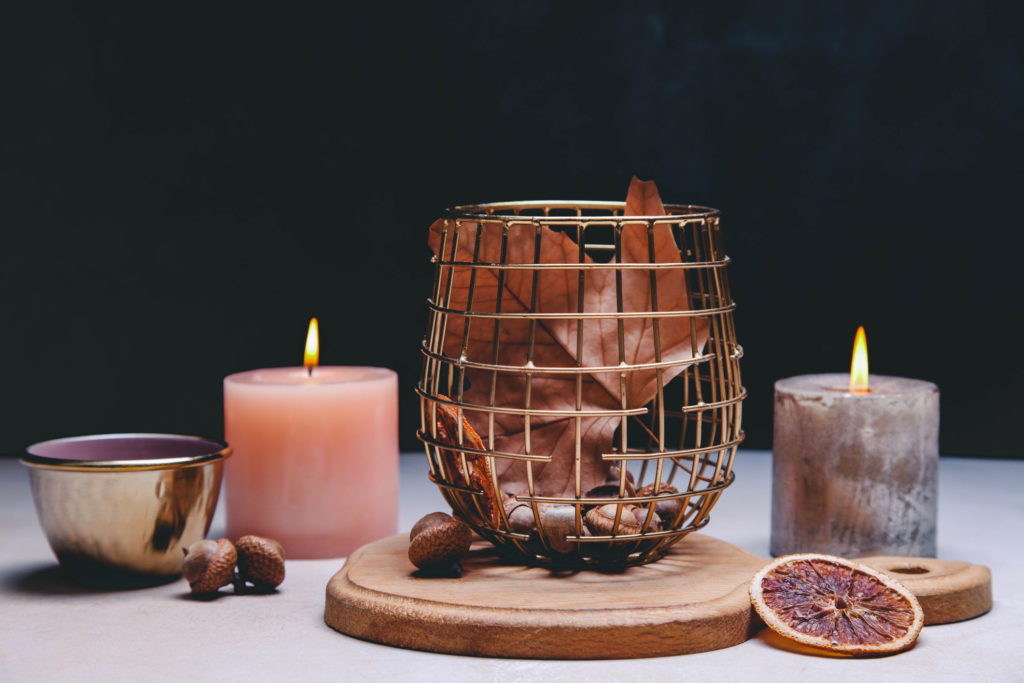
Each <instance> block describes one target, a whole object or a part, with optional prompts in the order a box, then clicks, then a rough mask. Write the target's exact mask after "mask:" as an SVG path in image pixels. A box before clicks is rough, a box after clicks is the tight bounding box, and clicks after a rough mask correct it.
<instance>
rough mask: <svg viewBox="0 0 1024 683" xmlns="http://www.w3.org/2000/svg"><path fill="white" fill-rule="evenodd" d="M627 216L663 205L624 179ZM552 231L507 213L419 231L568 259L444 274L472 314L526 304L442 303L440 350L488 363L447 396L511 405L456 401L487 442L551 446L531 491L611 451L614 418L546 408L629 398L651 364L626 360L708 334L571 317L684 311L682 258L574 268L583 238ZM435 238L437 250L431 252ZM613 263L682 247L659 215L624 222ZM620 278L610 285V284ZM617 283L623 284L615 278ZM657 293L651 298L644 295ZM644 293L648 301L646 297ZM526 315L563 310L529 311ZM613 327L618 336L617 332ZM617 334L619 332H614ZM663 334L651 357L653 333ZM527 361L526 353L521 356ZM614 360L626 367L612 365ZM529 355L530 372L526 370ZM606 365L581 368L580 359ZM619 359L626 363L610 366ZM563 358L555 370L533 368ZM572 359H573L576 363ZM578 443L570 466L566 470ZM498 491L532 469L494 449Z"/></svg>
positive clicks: (494, 258) (532, 257)
mask: <svg viewBox="0 0 1024 683" xmlns="http://www.w3.org/2000/svg"><path fill="white" fill-rule="evenodd" d="M625 214H626V215H637V216H660V215H665V209H664V207H663V205H662V202H661V199H660V197H659V196H658V190H657V187H656V186H655V184H654V183H653V182H650V181H646V182H645V181H640V180H638V179H637V178H633V181H632V182H631V183H630V187H629V194H628V196H627V199H626V209H625ZM570 231H571V232H572V234H570V233H569V232H565V231H561V230H557V229H552V228H550V227H548V226H547V225H544V224H542V223H541V222H540V221H537V222H535V219H534V218H533V217H530V216H523V217H522V219H521V220H520V219H517V220H515V221H513V222H511V223H509V224H508V232H507V236H506V235H504V234H503V223H502V222H500V221H482V222H480V223H474V222H463V223H461V226H460V228H459V229H458V230H457V229H456V225H455V222H454V221H453V220H448V221H445V220H444V219H441V220H438V221H436V222H435V223H434V224H433V225H432V226H431V228H430V236H429V242H430V246H431V248H432V249H433V250H434V253H435V254H437V255H438V257H439V258H441V259H442V260H445V261H452V260H454V261H458V262H463V263H477V264H479V263H493V264H501V263H506V264H534V263H541V264H556V263H557V264H566V265H567V267H566V268H564V269H545V270H535V269H530V268H525V269H498V268H476V269H473V268H471V267H469V266H468V265H466V266H454V267H451V268H447V267H446V268H445V270H446V271H447V274H443V276H442V282H441V287H442V292H443V291H446V290H447V288H448V287H449V286H450V288H451V294H450V297H449V298H448V308H449V309H452V310H455V311H470V312H473V313H503V314H529V315H527V316H524V317H508V318H500V319H499V318H489V317H468V316H465V315H461V314H454V313H453V314H449V315H448V316H447V327H446V332H445V337H444V342H443V351H444V354H445V355H446V356H448V357H450V358H460V357H464V359H465V360H466V361H469V362H471V363H484V364H487V365H488V366H489V367H490V366H499V369H497V370H492V369H489V368H488V369H479V368H472V367H469V368H466V370H465V379H466V381H467V384H468V387H466V388H464V390H463V392H462V394H461V395H459V393H458V389H459V387H454V388H453V390H452V391H453V396H452V397H453V398H455V399H456V400H458V401H459V402H461V403H463V404H469V405H479V406H485V407H486V406H498V407H501V408H510V409H512V410H514V411H524V412H525V411H540V412H539V413H535V414H529V415H524V414H522V413H519V412H517V413H515V414H510V413H488V412H486V411H477V410H472V409H469V408H467V409H466V410H465V416H466V418H467V419H468V420H469V422H470V423H471V424H472V425H473V426H474V428H475V429H476V431H477V432H479V433H480V435H481V436H482V437H483V439H484V442H485V444H486V446H487V448H489V449H492V450H495V451H499V452H506V453H525V454H533V455H541V456H550V458H551V461H550V462H547V463H536V462H535V463H532V464H531V465H530V466H529V467H531V468H532V472H531V473H530V474H532V480H533V484H534V488H533V491H534V492H535V493H536V494H539V495H548V496H569V497H573V496H576V495H580V494H582V493H584V492H586V491H587V490H588V489H590V488H592V487H593V486H595V485H597V484H599V483H601V482H603V481H604V479H605V477H606V476H607V473H608V470H609V468H610V466H611V465H612V464H613V462H612V461H605V460H603V459H602V457H601V455H602V453H605V454H607V453H611V452H613V451H614V450H615V444H613V436H614V434H615V430H616V428H617V427H618V426H619V425H620V424H621V422H622V419H621V418H619V417H617V416H600V417H576V416H565V415H558V414H554V415H552V414H545V411H590V410H618V409H623V408H626V409H629V408H640V407H643V406H645V405H647V404H648V403H650V402H651V400H652V399H654V398H655V397H656V395H657V391H658V373H657V371H656V370H652V369H649V370H629V369H628V367H627V366H633V365H638V364H643V363H653V362H655V361H657V360H660V361H663V362H665V361H672V362H677V361H683V360H687V359H690V358H693V357H694V355H695V354H699V353H700V352H701V351H702V350H703V348H704V345H705V344H706V343H707V339H708V328H709V323H708V320H707V318H706V317H662V318H655V317H651V316H640V317H625V318H619V319H616V318H614V317H611V318H584V319H579V320H577V319H573V318H572V317H571V316H572V315H574V314H577V313H579V312H581V311H582V312H583V313H602V312H603V313H616V312H618V311H622V312H626V313H630V312H640V313H645V312H650V311H652V310H658V311H680V310H689V309H690V300H689V293H688V290H687V286H686V278H685V276H684V271H683V270H681V269H647V268H640V269H621V270H619V271H616V270H615V269H580V268H577V267H576V266H577V265H578V264H580V263H593V262H594V261H593V260H592V259H591V258H590V256H589V255H588V254H586V253H585V250H584V249H583V248H582V247H581V245H580V235H579V234H577V233H576V231H577V228H576V227H575V226H574V227H572V228H570ZM442 244H443V245H444V253H443V254H442V253H440V250H441V248H442ZM618 254H620V257H619V258H620V259H621V260H620V262H621V263H648V262H655V263H679V262H680V252H679V247H678V245H677V244H676V241H675V238H674V237H673V234H672V229H671V227H670V226H669V225H667V224H662V225H656V226H655V227H654V228H653V230H651V231H650V232H649V231H648V224H647V223H646V222H637V223H626V224H624V225H623V227H622V232H621V241H620V244H619V249H618ZM618 278H621V287H618V286H617V282H618ZM620 289H621V296H620V294H619V290H620ZM655 292H656V297H655ZM652 304H656V307H655V306H653V305H652ZM533 313H540V314H556V315H557V314H568V316H567V317H551V318H543V317H542V318H536V317H533V318H532V319H531V316H532V314H533ZM620 326H621V335H620ZM620 336H621V340H622V341H621V344H620ZM659 337H660V358H659V355H658V347H657V344H656V338H659ZM530 364H532V365H530ZM623 364H625V365H623ZM527 367H532V368H536V369H537V370H538V371H537V372H525V371H524V370H523V369H524V368H527ZM609 367H610V368H614V369H613V370H610V371H609V370H600V369H594V370H586V368H609ZM620 367H622V368H623V369H624V370H625V372H620V371H619V368H620ZM551 368H562V369H563V371H562V372H541V371H540V370H544V369H551ZM575 368H583V370H582V371H580V372H576V371H575ZM683 369H684V367H683V366H680V365H668V366H667V367H664V368H663V369H662V370H661V375H662V377H661V379H662V382H663V383H666V384H667V383H668V382H669V381H670V380H671V379H672V378H673V377H676V376H677V375H678V374H679V373H681V372H682V371H683ZM577 443H578V444H579V456H580V478H579V481H577V478H576V474H575V467H574V465H575V459H576V453H577ZM496 466H497V468H496V469H497V474H498V478H499V482H500V484H501V490H502V491H503V492H509V493H521V492H523V491H526V490H528V488H529V485H528V481H529V479H530V478H531V477H529V476H528V473H527V468H528V466H527V464H526V463H525V462H524V461H519V460H512V459H506V458H500V457H499V458H496Z"/></svg>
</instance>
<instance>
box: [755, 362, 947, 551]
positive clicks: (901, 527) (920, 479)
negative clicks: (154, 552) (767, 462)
mask: <svg viewBox="0 0 1024 683" xmlns="http://www.w3.org/2000/svg"><path fill="white" fill-rule="evenodd" d="M849 384H850V377H849V375H841V374H828V375H802V376H800V377H790V378H788V379H782V380H779V381H778V382H776V383H775V441H774V447H773V457H772V461H773V466H772V468H773V480H772V539H771V552H772V554H773V555H787V554H790V553H800V552H818V553H829V554H832V555H840V556H846V557H857V556H866V555H916V556H923V557H934V556H935V513H936V474H937V470H938V458H939V389H938V387H936V386H935V385H934V384H932V383H931V382H922V381H920V380H916V379H905V378H902V377H886V376H883V375H871V377H870V383H869V386H870V390H869V391H867V392H864V393H850V391H849Z"/></svg>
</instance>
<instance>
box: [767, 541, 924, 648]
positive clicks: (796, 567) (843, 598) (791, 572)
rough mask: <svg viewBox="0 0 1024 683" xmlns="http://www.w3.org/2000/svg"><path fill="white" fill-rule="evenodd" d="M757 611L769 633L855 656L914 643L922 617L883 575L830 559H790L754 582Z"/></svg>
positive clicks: (908, 597)
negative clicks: (771, 631) (773, 632)
mask: <svg viewBox="0 0 1024 683" xmlns="http://www.w3.org/2000/svg"><path fill="white" fill-rule="evenodd" d="M750 599H751V601H752V602H753V603H754V609H756V610H757V613H758V614H759V615H761V618H762V619H764V623H765V624H767V625H768V627H769V628H770V629H772V630H773V631H775V632H776V633H778V634H779V635H781V636H785V637H786V638H791V639H793V640H795V641H797V642H799V643H802V644H804V645H810V646H811V647H818V648H823V649H826V650H829V651H831V652H841V653H846V654H851V655H873V654H887V653H892V652H899V651H901V650H905V649H907V648H908V647H910V646H911V645H913V644H914V641H916V640H917V636H918V635H919V634H920V633H921V626H923V625H924V612H923V611H922V610H921V605H920V603H918V601H917V598H915V597H914V595H913V593H911V592H910V591H908V590H907V589H906V588H904V587H903V586H902V585H900V584H899V583H897V582H896V581H893V580H892V579H891V578H889V577H888V576H886V575H885V574H883V573H881V572H879V571H876V570H874V569H871V568H870V567H865V566H864V565H862V564H859V563H857V562H851V561H849V560H844V559H842V558H840V557H833V556H832V555H817V554H805V555H786V556H784V557H779V558H777V559H776V560H775V561H773V562H770V563H769V564H768V565H767V566H766V567H765V568H764V569H762V570H761V571H759V572H758V573H757V574H755V575H754V578H753V580H752V581H751V582H750Z"/></svg>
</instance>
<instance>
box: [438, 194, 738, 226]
mask: <svg viewBox="0 0 1024 683" xmlns="http://www.w3.org/2000/svg"><path fill="white" fill-rule="evenodd" d="M664 206H665V212H666V213H665V214H663V215H660V216H640V215H637V216H611V215H605V214H584V215H579V216H532V215H525V216H523V215H520V214H518V213H516V214H496V213H494V211H500V210H523V209H579V210H586V209H595V210H605V211H607V210H615V209H623V210H624V209H625V208H626V202H621V201H614V202H613V201H593V200H583V199H579V200H568V199H530V200H524V201H514V202H485V203H481V204H460V205H458V206H451V207H448V208H446V209H445V210H444V211H442V212H441V213H442V215H443V217H444V218H457V219H477V220H486V221H492V222H493V221H502V222H505V223H515V222H532V221H533V220H543V221H544V222H545V223H579V222H600V223H614V224H622V223H636V222H638V221H660V222H679V221H692V220H703V219H708V218H717V217H719V216H720V215H721V212H720V211H719V210H718V209H715V208H712V207H710V206H701V205H699V204H665V205H664Z"/></svg>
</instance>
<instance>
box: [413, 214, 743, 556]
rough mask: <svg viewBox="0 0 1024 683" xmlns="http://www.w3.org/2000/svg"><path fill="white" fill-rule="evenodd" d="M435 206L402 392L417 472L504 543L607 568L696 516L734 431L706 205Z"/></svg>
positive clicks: (732, 389)
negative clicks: (416, 333) (422, 451)
mask: <svg viewBox="0 0 1024 683" xmlns="http://www.w3.org/2000/svg"><path fill="white" fill-rule="evenodd" d="M624 210H625V204H624V203H623V202H566V201H548V202H512V203H498V204H482V205H475V206H461V207H456V208H454V209H449V210H447V211H446V212H445V213H444V215H443V217H442V218H441V219H439V220H438V221H436V222H435V223H434V225H433V226H432V227H431V233H430V244H431V247H432V248H433V250H434V254H435V257H434V259H433V263H434V265H435V273H434V280H433V290H432V294H431V297H430V299H428V301H427V307H428V310H429V322H428V330H427V334H426V337H425V339H424V340H423V344H422V352H423V356H424V362H423V370H422V375H421V378H420V382H419V384H418V386H417V393H418V394H419V396H420V414H421V426H420V429H419V431H418V432H417V436H418V437H419V438H420V440H421V441H423V443H424V445H425V448H426V453H427V458H428V461H429V465H430V478H431V480H432V481H433V482H434V483H435V484H437V486H438V487H439V488H440V490H441V493H442V495H444V497H445V499H446V500H447V502H448V503H449V504H450V505H451V507H452V509H453V511H454V513H455V514H456V515H458V516H459V517H461V518H463V519H464V520H465V521H467V522H468V523H469V524H470V525H471V526H472V527H473V528H474V529H475V530H476V531H477V533H479V534H480V535H481V536H483V537H484V538H486V539H488V540H489V541H491V542H492V543H494V545H495V546H496V547H497V548H498V549H499V551H502V552H504V553H505V554H507V555H508V556H510V557H511V558H513V559H518V560H524V561H527V562H531V563H540V564H547V565H551V566H555V567H588V566H589V567H596V568H611V567H615V566H626V565H633V564H641V563H645V562H650V561H653V560H656V559H658V558H659V557H660V556H661V555H663V554H664V553H665V551H666V550H667V549H668V548H669V546H671V545H672V544H673V543H675V542H677V541H679V540H680V539H682V538H683V537H684V536H686V535H687V534H688V533H690V532H691V531H694V530H697V529H700V528H702V527H704V526H705V525H706V524H707V523H708V521H709V517H708V515H709V513H710V511H711V508H712V507H713V506H714V504H715V503H716V502H717V501H718V498H719V496H720V495H721V494H722V492H723V491H724V489H725V488H726V487H727V486H729V484H731V483H732V481H733V478H734V475H733V472H732V465H733V460H734V458H735V454H736V449H737V447H738V445H739V444H740V442H741V441H742V440H743V432H742V430H741V428H740V421H741V405H742V404H741V401H742V400H743V398H744V397H745V396H746V392H745V390H744V389H743V386H742V384H741V381H740V368H739V360H740V358H741V356H742V354H743V352H742V348H741V347H740V346H739V344H737V342H736V332H735V327H734V323H733V309H734V307H735V305H734V303H733V300H732V297H731V294H730V292H729V287H728V281H727V278H726V266H727V264H728V263H729V258H728V257H727V256H726V255H725V252H724V250H723V247H722V238H721V231H720V226H719V213H718V211H716V210H714V209H709V208H705V207H699V206H688V205H667V206H666V207H665V210H666V215H663V216H632V215H630V216H625V215H623V213H624Z"/></svg>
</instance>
